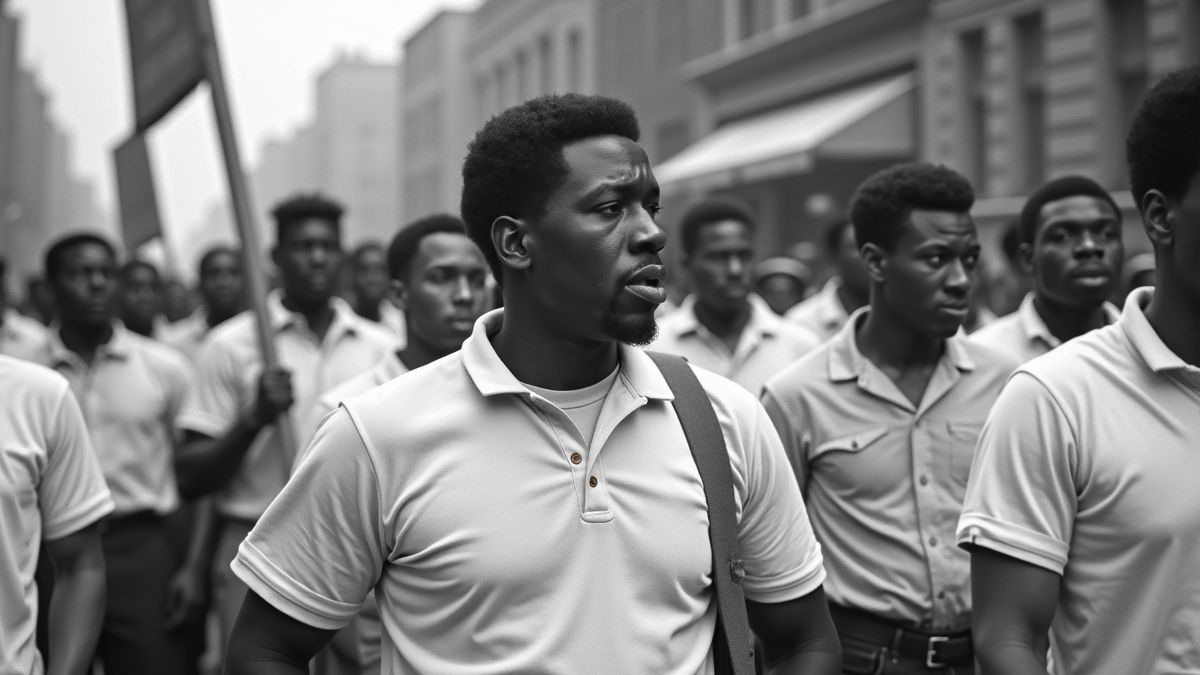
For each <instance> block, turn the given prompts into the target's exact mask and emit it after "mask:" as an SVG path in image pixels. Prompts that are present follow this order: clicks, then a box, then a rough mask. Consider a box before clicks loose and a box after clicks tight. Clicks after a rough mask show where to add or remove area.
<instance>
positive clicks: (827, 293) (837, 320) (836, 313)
mask: <svg viewBox="0 0 1200 675" xmlns="http://www.w3.org/2000/svg"><path fill="white" fill-rule="evenodd" d="M841 287H842V278H841V277H832V278H830V280H829V281H826V282H825V285H824V286H822V287H821V290H820V292H819V293H818V295H817V297H818V298H820V301H819V304H818V305H817V310H816V313H817V321H818V322H820V324H821V325H822V326H843V325H845V324H846V323H848V322H849V315H847V314H846V308H845V307H843V306H842V300H841V298H839V297H838V290H839V289H840V288H841Z"/></svg>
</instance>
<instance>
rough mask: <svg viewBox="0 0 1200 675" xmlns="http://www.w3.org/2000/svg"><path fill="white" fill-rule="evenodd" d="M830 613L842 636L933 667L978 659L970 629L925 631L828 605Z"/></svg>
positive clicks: (831, 604)
mask: <svg viewBox="0 0 1200 675" xmlns="http://www.w3.org/2000/svg"><path fill="white" fill-rule="evenodd" d="M829 614H830V616H831V617H833V623H834V625H836V626H837V630H838V634H839V635H847V636H851V637H854V638H856V639H858V640H862V641H864V642H868V643H870V644H873V645H878V646H880V647H888V648H889V649H893V650H895V651H897V652H899V653H900V654H902V655H904V656H907V657H909V658H913V659H918V660H922V661H924V662H925V663H926V665H927V666H928V667H929V668H930V669H933V670H938V669H944V668H947V667H951V666H959V665H963V664H966V663H970V662H971V661H973V660H974V658H975V649H974V644H973V643H972V641H971V631H970V630H961V631H955V632H950V633H939V632H936V631H923V630H918V629H916V628H912V627H910V626H905V625H902V624H900V623H897V622H895V621H890V620H888V619H884V618H883V617H879V616H875V615H873V614H870V613H867V612H864V611H861V610H857V609H849V608H847V607H842V606H841V605H835V604H833V603H830V604H829Z"/></svg>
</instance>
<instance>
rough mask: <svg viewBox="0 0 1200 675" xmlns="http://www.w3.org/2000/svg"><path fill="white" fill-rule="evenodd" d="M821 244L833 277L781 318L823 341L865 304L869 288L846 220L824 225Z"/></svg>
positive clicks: (842, 219)
mask: <svg viewBox="0 0 1200 675" xmlns="http://www.w3.org/2000/svg"><path fill="white" fill-rule="evenodd" d="M823 243H824V245H825V252H826V254H827V255H828V256H829V260H830V262H832V263H833V267H834V269H835V270H836V271H837V274H836V275H835V276H834V277H833V278H831V279H830V280H829V281H827V282H825V285H824V286H823V287H822V288H821V290H820V291H818V292H817V294H816V295H814V296H812V297H811V298H809V299H807V300H805V301H804V302H801V303H800V304H798V305H796V306H795V307H792V308H791V309H790V310H788V312H787V314H786V316H785V318H787V320H788V321H790V322H792V323H796V324H799V325H800V326H802V327H804V328H807V329H808V330H809V331H811V332H813V333H816V335H817V337H819V338H820V339H822V340H827V339H829V338H830V337H832V336H833V334H834V333H836V332H838V331H839V330H841V328H842V326H844V325H845V324H846V321H847V320H848V319H849V318H850V314H851V313H852V312H853V311H854V310H856V309H858V308H859V307H863V306H865V305H866V304H867V300H868V298H869V297H870V292H871V286H870V283H869V279H868V277H867V270H866V268H865V267H863V263H862V259H861V258H860V257H859V255H858V245H857V244H856V243H855V241H854V229H853V228H851V227H850V219H849V218H848V217H846V216H844V215H841V216H836V217H835V218H834V219H833V220H832V221H830V223H829V224H828V225H826V226H825V234H824V241H823Z"/></svg>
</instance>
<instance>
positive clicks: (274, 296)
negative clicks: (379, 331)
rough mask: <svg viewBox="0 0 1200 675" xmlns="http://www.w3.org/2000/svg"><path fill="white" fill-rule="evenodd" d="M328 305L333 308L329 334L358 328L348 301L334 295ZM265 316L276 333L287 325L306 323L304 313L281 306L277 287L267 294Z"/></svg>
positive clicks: (296, 325) (280, 294)
mask: <svg viewBox="0 0 1200 675" xmlns="http://www.w3.org/2000/svg"><path fill="white" fill-rule="evenodd" d="M329 304H330V306H331V307H332V308H333V323H331V324H330V325H329V332H330V334H331V335H337V334H340V333H355V332H357V330H358V325H357V318H358V315H357V314H355V313H354V309H353V308H351V307H350V303H348V302H346V301H345V300H343V299H341V298H339V297H337V296H334V297H333V298H330V300H329ZM267 316H268V317H269V318H270V320H271V328H272V330H274V331H275V332H276V333H279V332H282V331H283V330H284V329H285V328H289V327H304V328H307V327H308V324H307V322H306V321H305V320H304V315H303V314H300V313H299V312H293V311H292V310H290V309H288V308H287V307H284V306H283V291H280V290H279V289H275V290H272V291H271V292H270V293H268V294H267Z"/></svg>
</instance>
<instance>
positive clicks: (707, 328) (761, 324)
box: [650, 198, 817, 395]
mask: <svg viewBox="0 0 1200 675" xmlns="http://www.w3.org/2000/svg"><path fill="white" fill-rule="evenodd" d="M679 232H680V244H681V246H682V248H683V269H684V271H685V273H686V274H687V275H688V279H689V281H690V282H691V283H690V285H691V289H692V295H691V296H689V297H688V298H686V299H685V300H684V301H683V304H682V305H680V307H679V309H677V310H675V311H674V312H672V313H671V314H670V315H668V316H666V317H663V318H662V319H661V320H660V321H659V333H658V339H657V340H656V341H655V342H654V344H652V345H651V346H650V349H653V350H655V351H660V352H666V353H668V354H678V355H679V356H683V357H684V358H686V359H687V360H688V361H689V362H691V363H692V364H693V365H697V366H700V367H701V368H706V369H708V370H711V371H713V372H714V373H717V374H718V375H723V376H725V377H728V378H729V379H731V380H733V381H734V382H737V383H738V384H740V385H742V386H743V387H745V388H746V389H747V390H748V391H750V392H751V393H752V394H755V395H757V394H758V393H759V391H760V390H761V389H762V386H763V384H764V383H765V382H766V381H767V379H768V378H770V377H771V376H772V375H774V374H775V373H777V372H779V369H780V368H783V367H784V366H786V365H788V364H789V363H792V362H793V361H795V360H796V359H798V358H800V357H801V356H803V355H804V354H807V353H808V352H809V351H810V350H811V349H812V348H813V347H815V346H816V344H817V338H816V336H814V335H813V334H811V333H810V332H808V331H807V330H805V329H803V328H800V327H799V326H794V325H791V324H789V323H787V322H786V321H784V320H783V319H781V318H780V317H779V316H778V315H777V314H775V312H773V311H772V310H771V308H770V307H768V306H767V303H765V302H763V300H762V298H760V297H758V296H757V295H755V294H754V293H752V292H751V285H750V284H751V280H750V273H751V261H752V260H753V258H754V217H753V216H752V215H751V214H750V211H749V209H748V208H747V207H746V206H744V205H743V204H742V203H740V202H738V201H735V200H731V199H727V198H710V199H706V200H704V201H701V202H699V203H697V204H695V205H693V206H692V207H691V208H690V209H688V210H687V212H686V213H685V214H684V216H683V220H682V221H681V222H680V225H679Z"/></svg>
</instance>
